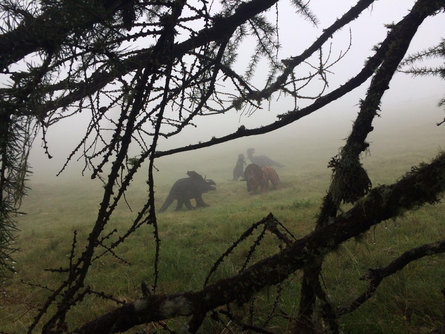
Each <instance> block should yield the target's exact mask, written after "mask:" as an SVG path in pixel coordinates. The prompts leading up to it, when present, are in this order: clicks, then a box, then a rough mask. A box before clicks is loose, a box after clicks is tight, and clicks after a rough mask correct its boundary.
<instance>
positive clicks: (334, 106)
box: [30, 0, 445, 182]
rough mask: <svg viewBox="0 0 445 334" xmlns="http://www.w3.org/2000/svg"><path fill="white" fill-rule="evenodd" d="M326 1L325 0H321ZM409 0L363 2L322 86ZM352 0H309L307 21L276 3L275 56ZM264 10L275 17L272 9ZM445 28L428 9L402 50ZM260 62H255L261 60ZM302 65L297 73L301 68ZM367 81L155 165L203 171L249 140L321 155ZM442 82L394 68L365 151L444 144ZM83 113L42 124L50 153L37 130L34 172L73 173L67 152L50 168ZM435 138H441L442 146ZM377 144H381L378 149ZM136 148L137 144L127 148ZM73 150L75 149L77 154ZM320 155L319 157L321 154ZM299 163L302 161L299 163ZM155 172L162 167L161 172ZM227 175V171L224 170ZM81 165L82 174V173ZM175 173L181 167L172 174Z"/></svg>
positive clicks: (207, 122)
mask: <svg viewBox="0 0 445 334" xmlns="http://www.w3.org/2000/svg"><path fill="white" fill-rule="evenodd" d="M326 3H329V4H328V5H327V4H326ZM413 3H414V1H403V2H401V1H399V0H389V1H378V2H376V3H375V4H374V5H373V7H372V9H371V10H367V11H366V12H365V13H364V14H363V15H362V16H361V17H360V18H359V19H358V20H357V21H355V22H354V23H353V24H352V25H351V34H352V48H351V50H350V52H349V53H348V54H347V55H346V56H345V57H344V58H343V59H342V60H341V61H340V62H339V63H338V64H336V65H335V66H334V67H332V68H331V69H330V74H329V76H328V80H329V90H328V91H327V92H329V91H330V90H333V89H335V88H336V87H338V85H340V84H342V83H344V82H345V81H347V80H348V79H349V78H351V77H352V76H353V75H355V74H356V73H357V72H358V71H359V70H360V69H361V67H362V66H363V64H364V62H365V61H366V59H367V57H369V56H370V55H371V54H372V48H373V46H375V45H376V44H377V43H378V42H380V41H382V40H383V39H384V38H385V36H386V33H387V29H386V28H385V27H384V24H390V23H393V22H397V21H398V20H399V19H400V18H402V17H403V16H404V15H405V14H406V12H407V10H408V8H410V6H412V4H413ZM353 4H355V1H336V2H326V1H321V0H318V1H315V0H313V1H311V2H310V8H311V9H312V11H313V12H314V13H315V14H316V16H317V18H318V19H319V24H318V26H317V27H314V26H313V25H312V24H311V23H310V22H308V21H307V20H304V19H303V18H301V19H300V20H296V19H295V15H294V13H293V9H292V8H291V7H289V4H288V3H287V2H286V3H282V4H280V7H279V24H280V36H279V39H280V43H281V45H282V49H281V51H280V54H279V56H278V57H279V59H284V58H286V57H289V56H295V55H298V54H299V53H300V52H302V51H303V50H305V49H306V48H307V47H308V46H309V45H310V44H311V43H312V42H313V41H314V39H315V38H316V37H317V36H319V34H320V33H321V32H322V30H323V28H325V27H327V26H329V25H330V24H331V23H332V22H333V21H334V20H335V19H336V18H338V17H340V16H341V15H342V14H343V13H344V12H345V11H346V10H348V9H349V8H350V7H351V6H352V5H353ZM268 15H272V17H274V15H275V13H274V10H273V11H270V12H269V13H268ZM443 31H445V20H443V17H441V18H440V17H439V16H437V17H433V18H429V19H427V21H426V22H425V23H424V24H423V25H422V26H421V29H420V30H419V32H418V34H417V36H416V37H415V39H414V41H413V43H412V45H411V47H410V50H409V53H412V52H415V51H419V50H421V49H424V48H427V47H430V46H432V45H435V44H437V43H438V42H439V41H440V37H441V33H443ZM349 36H350V32H349V30H348V29H343V30H342V31H340V32H339V33H337V34H335V35H334V36H333V38H332V57H336V56H337V55H338V54H339V53H340V52H342V51H345V50H346V48H347V47H348V44H349ZM252 47H253V46H249V45H248V43H247V44H246V45H243V49H244V48H245V52H244V51H243V52H242V53H241V54H240V56H239V60H238V63H237V64H236V66H235V68H238V69H241V68H243V66H244V65H245V64H246V63H247V61H248V58H247V56H246V57H244V53H245V54H246V55H247V54H249V50H250V49H252ZM260 66H261V65H260ZM304 74H305V73H302V75H304ZM264 78H265V73H264V72H262V71H259V72H258V74H257V75H256V76H255V77H254V80H255V81H254V82H255V84H256V86H257V87H258V88H261V87H263V85H264ZM368 85H369V82H368V83H365V84H364V85H362V86H361V87H359V88H358V89H356V90H354V91H353V92H351V93H349V94H348V95H346V96H345V97H343V98H342V99H340V100H338V101H335V102H333V103H331V104H330V105H328V106H326V107H324V108H322V109H320V110H318V111H316V112H315V113H313V114H311V115H309V116H307V117H305V118H303V119H301V120H300V121H298V122H295V123H294V124H291V125H289V126H286V127H284V128H282V129H279V130H277V131H275V132H273V133H269V134H265V135H262V136H256V137H249V138H242V139H238V140H235V141H233V142H231V143H225V144H220V145H217V146H215V147H212V148H206V149H202V150H200V152H188V153H187V152H186V153H181V154H178V155H176V156H174V157H165V158H161V159H159V161H158V163H157V166H158V167H159V168H160V170H161V171H162V170H164V171H166V172H168V171H169V170H170V169H169V166H171V165H172V164H174V165H175V166H176V167H177V166H181V168H183V170H184V171H186V170H189V169H197V170H198V169H199V170H202V173H204V174H205V173H211V172H212V171H206V170H205V163H204V164H201V161H205V160H206V159H221V160H222V161H223V163H222V167H221V168H223V167H224V168H228V166H231V165H233V164H234V163H235V160H236V157H237V154H238V153H245V151H246V149H247V148H249V147H255V148H256V151H257V153H258V154H268V155H270V156H271V157H273V158H275V159H277V160H283V162H284V163H286V160H292V159H290V158H289V157H290V156H295V155H301V156H304V157H305V159H306V160H307V161H310V160H311V159H319V158H320V159H321V161H325V163H327V161H328V160H329V158H330V157H331V156H332V155H333V154H336V152H337V151H338V149H339V148H340V147H341V146H342V145H343V144H344V139H345V138H346V137H347V136H348V134H349V131H350V129H351V125H352V122H353V120H354V118H355V116H356V115H357V112H358V109H359V106H358V105H359V101H360V99H362V98H364V97H365V93H366V89H367V87H368ZM317 88H318V87H317V83H315V87H314V86H311V87H308V88H307V90H306V91H305V94H306V95H311V94H316V92H317ZM444 92H445V82H444V81H443V80H440V79H438V78H431V77H428V78H422V77H416V78H412V77H411V76H409V75H407V74H403V73H398V74H396V76H395V78H394V79H393V81H392V83H391V87H390V89H389V90H388V91H387V93H385V96H384V98H383V101H382V105H381V117H380V118H379V119H377V120H376V121H375V131H374V132H373V133H372V134H371V136H370V139H369V141H370V142H371V148H370V152H371V154H377V155H378V154H379V152H380V151H382V150H383V149H385V150H386V151H385V152H390V150H389V151H388V149H391V148H393V149H394V150H397V149H399V150H400V149H406V148H407V147H410V148H412V149H413V150H414V149H417V150H420V151H421V150H429V151H437V150H439V149H443V144H442V143H445V141H444V139H445V130H444V127H445V125H443V126H442V127H437V126H435V123H437V122H439V121H441V120H442V119H443V118H444V112H443V110H441V109H440V108H438V107H437V103H438V101H439V100H440V99H441V98H443V95H444V94H443V93H444ZM308 103H311V101H305V100H301V101H299V107H304V106H305V105H307V104H308ZM291 109H293V102H292V101H291V100H290V99H289V98H286V97H284V96H281V98H280V99H277V97H275V99H274V100H272V101H271V102H270V103H264V104H263V105H262V109H259V110H256V111H255V112H254V113H252V114H249V113H247V112H246V111H244V112H243V111H233V112H231V113H229V114H227V115H224V116H212V117H206V118H204V119H202V120H199V121H197V122H196V125H197V127H190V128H187V129H185V130H184V131H183V133H181V134H180V135H179V136H177V137H175V138H171V139H169V140H168V141H166V140H161V141H160V146H159V148H160V149H167V148H174V147H179V146H183V145H184V144H194V143H198V142H200V141H205V140H208V139H210V138H211V137H213V136H215V137H219V136H223V135H227V134H229V133H231V132H233V131H235V130H236V129H237V128H238V127H239V126H241V125H243V126H246V127H247V128H253V127H257V126H261V125H266V124H269V123H271V122H273V121H275V120H276V118H277V115H279V114H282V113H285V112H287V111H289V110H291ZM87 122H88V115H86V114H83V115H76V116H75V117H74V118H72V119H68V120H63V121H61V122H60V123H59V124H56V125H55V126H53V127H52V128H50V129H49V131H48V137H47V138H48V144H49V150H50V153H51V155H52V156H53V159H51V160H49V159H48V158H47V157H46V156H45V154H44V150H43V148H42V141H41V139H40V136H39V137H38V138H36V140H35V144H34V147H33V150H32V152H31V156H30V164H31V166H32V171H33V173H34V174H33V176H32V178H33V180H38V179H45V180H48V179H51V180H53V182H60V181H63V180H66V179H72V178H77V177H80V175H81V172H80V171H81V168H82V167H83V163H82V160H81V158H80V161H76V160H74V161H73V162H72V163H71V164H70V165H69V168H68V170H67V171H65V172H64V173H63V174H62V175H61V176H58V177H57V178H56V177H55V175H56V174H57V172H58V171H59V170H60V168H61V167H62V166H63V164H64V161H65V159H66V158H67V157H68V156H69V154H70V152H71V151H72V150H73V148H74V147H76V145H77V143H78V142H79V140H80V139H81V138H82V136H83V134H84V132H85V126H86V124H87ZM441 145H442V146H441ZM382 152H383V151H382ZM134 153H135V154H137V152H136V151H135V152H134ZM77 158H79V156H76V159H77ZM323 159H324V160H323ZM299 168H304V167H303V165H301V166H299ZM160 173H161V172H160ZM229 175H230V172H229ZM88 176H89V173H88V172H87V173H86V177H85V178H86V179H88V178H89V177H88ZM178 176H180V177H182V176H183V175H178Z"/></svg>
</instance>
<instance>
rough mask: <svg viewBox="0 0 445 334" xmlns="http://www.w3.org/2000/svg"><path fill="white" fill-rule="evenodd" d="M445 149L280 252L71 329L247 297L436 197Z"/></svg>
mask: <svg viewBox="0 0 445 334" xmlns="http://www.w3.org/2000/svg"><path fill="white" fill-rule="evenodd" d="M444 178H445V153H442V154H441V155H439V156H438V157H437V158H436V159H435V160H434V161H433V162H432V163H430V164H428V165H423V166H420V167H417V168H414V169H413V171H412V172H410V173H408V174H407V175H406V176H405V177H403V178H402V179H401V180H400V181H398V182H397V183H395V184H392V185H389V186H380V187H377V188H374V189H372V190H371V191H370V192H369V194H368V195H367V196H366V197H365V198H363V199H362V200H360V201H358V202H357V203H356V204H355V205H354V206H353V207H352V208H351V209H350V210H348V211H347V212H345V213H344V214H342V215H340V216H338V217H336V218H335V220H334V221H333V223H332V224H329V225H327V226H324V227H322V228H320V229H318V230H316V231H314V232H312V233H311V234H309V235H307V236H306V237H304V238H302V239H299V240H297V241H296V242H294V243H293V244H292V246H290V247H287V248H285V249H283V250H282V251H281V252H280V253H279V254H276V255H274V256H271V257H268V258H266V259H264V260H262V261H260V262H257V263H256V264H254V265H252V266H250V267H249V268H247V269H246V270H245V271H243V272H241V273H239V274H238V275H236V276H233V277H231V278H227V279H223V280H219V281H217V282H215V283H213V284H210V285H208V286H206V287H205V288H204V289H203V290H201V291H197V292H185V293H180V294H175V295H152V296H149V297H146V298H144V299H140V300H137V301H134V302H132V303H129V304H127V305H125V306H123V307H120V308H118V309H116V310H114V311H111V312H109V313H107V314H105V315H103V316H101V317H99V318H97V319H95V320H93V321H91V322H88V323H86V324H85V325H83V326H82V327H80V328H79V329H77V330H75V331H73V332H72V333H79V334H80V333H81V334H88V333H99V332H100V333H116V332H119V331H126V330H128V329H129V328H131V327H133V326H136V325H138V324H143V323H148V322H152V321H158V320H163V319H168V318H172V317H177V316H190V315H193V314H203V313H206V312H208V311H210V310H213V309H215V308H217V307H218V306H221V305H225V304H228V303H230V302H233V301H237V302H246V301H247V300H249V298H250V297H251V296H252V295H253V294H254V293H256V292H258V291H260V290H261V289H263V288H264V287H266V286H269V285H274V284H277V283H279V282H282V281H283V280H285V279H286V278H287V277H288V276H289V275H290V274H292V273H293V272H295V271H296V270H298V269H301V268H303V266H305V265H306V264H307V262H308V261H311V259H312V258H313V257H314V256H320V255H323V254H327V253H328V252H330V251H331V250H333V249H335V248H336V247H338V245H339V244H341V243H342V242H344V241H346V240H348V239H350V238H352V237H354V236H357V235H359V234H361V233H363V232H365V231H367V230H368V229H369V228H370V227H371V226H374V225H376V224H379V223H380V222H382V221H384V220H386V219H389V218H392V217H396V216H398V215H399V214H400V213H401V212H403V211H405V210H410V209H414V208H416V207H418V206H420V205H422V204H424V203H434V202H436V201H437V200H438V196H439V195H440V194H441V193H442V192H444V191H445V182H443V180H444Z"/></svg>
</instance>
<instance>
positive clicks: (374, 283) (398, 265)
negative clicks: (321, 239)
mask: <svg viewBox="0 0 445 334" xmlns="http://www.w3.org/2000/svg"><path fill="white" fill-rule="evenodd" d="M444 252H445V240H442V241H437V242H434V243H431V244H427V245H423V246H420V247H417V248H413V249H410V250H409V251H406V252H404V253H403V254H402V255H400V256H399V257H398V258H397V259H395V260H394V261H392V262H391V263H390V264H388V265H387V266H386V267H384V268H378V269H369V272H368V274H367V275H366V276H364V277H363V278H362V279H368V280H369V286H368V288H367V289H366V291H365V292H364V293H362V294H361V295H360V296H359V297H357V298H356V299H355V300H354V301H353V302H352V303H351V304H350V305H349V306H344V307H341V308H339V309H338V311H337V317H341V316H343V315H345V314H347V313H351V312H353V311H355V310H356V309H357V308H358V307H360V306H361V305H362V304H363V303H364V302H365V301H367V300H368V299H369V298H371V297H372V296H373V295H374V292H375V291H376V290H377V288H378V286H379V285H380V283H381V282H382V280H383V279H384V278H386V277H388V276H391V275H392V274H395V273H396V272H398V271H400V270H402V269H403V268H404V267H405V266H406V265H408V264H409V263H411V262H413V261H415V260H418V259H420V258H422V257H425V256H431V255H434V254H440V253H444Z"/></svg>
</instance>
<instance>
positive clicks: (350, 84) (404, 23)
mask: <svg viewBox="0 0 445 334" xmlns="http://www.w3.org/2000/svg"><path fill="white" fill-rule="evenodd" d="M443 8H445V4H444V3H443V2H442V1H428V0H420V1H418V3H417V5H416V6H414V7H413V9H412V10H411V12H410V13H409V14H408V15H406V16H405V17H404V18H403V19H402V20H401V21H400V22H399V23H397V24H396V25H395V26H394V27H393V28H392V29H391V32H390V33H389V34H388V36H387V37H386V38H385V40H384V41H383V42H382V43H381V45H380V47H379V48H378V49H377V51H376V53H375V54H374V56H372V57H371V58H369V59H368V61H367V62H366V64H365V66H364V67H363V68H362V70H361V71H360V73H358V74H357V75H356V76H355V77H353V78H351V79H350V80H348V81H347V82H346V83H345V84H343V85H342V86H340V87H339V88H337V89H335V90H333V91H332V92H331V93H329V94H326V95H325V96H323V97H320V98H319V99H317V100H316V101H315V102H314V103H312V104H311V105H309V106H307V107H305V108H303V109H300V110H295V111H292V112H289V113H288V114H286V115H283V116H282V117H281V118H280V119H279V120H278V121H275V122H273V123H270V124H268V125H266V126H263V127H259V128H254V129H246V128H244V127H241V128H239V129H238V131H236V132H234V133H231V134H228V135H226V136H222V137H219V138H215V137H213V138H212V139H211V140H209V141H204V142H201V143H198V144H192V145H188V146H183V147H178V148H175V149H171V150H168V151H159V152H157V154H156V157H162V156H166V155H171V154H175V153H179V152H186V151H191V150H196V149H198V148H203V147H209V146H213V145H216V144H221V143H224V142H227V141H231V140H234V139H237V138H241V137H248V136H255V135H260V134H265V133H268V132H272V131H275V130H277V129H280V128H282V127H284V126H286V125H289V124H291V123H293V122H295V121H297V120H299V119H301V118H303V117H305V116H307V115H310V114H312V113H313V112H314V111H316V110H319V109H321V108H322V107H324V106H326V105H327V104H329V103H331V102H332V101H335V100H336V99H338V98H340V97H342V96H343V95H345V94H347V93H349V92H350V91H352V90H353V89H355V88H357V87H359V86H360V85H361V84H362V83H364V82H365V81H366V80H367V79H369V78H370V77H371V76H372V75H373V74H374V73H375V71H376V70H377V69H378V68H379V66H380V65H381V63H382V61H383V60H384V58H385V57H386V55H387V52H388V50H389V48H390V47H391V46H394V45H397V44H398V43H400V42H401V39H403V38H404V37H405V35H406V34H409V33H410V32H411V31H412V30H413V29H414V30H415V29H417V27H418V26H419V25H420V24H421V23H422V22H423V20H424V19H425V18H426V17H428V16H429V15H433V14H434V13H435V12H436V11H437V10H439V9H443Z"/></svg>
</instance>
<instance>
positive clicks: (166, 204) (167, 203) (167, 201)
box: [159, 193, 174, 212]
mask: <svg viewBox="0 0 445 334" xmlns="http://www.w3.org/2000/svg"><path fill="white" fill-rule="evenodd" d="M173 201H174V198H173V195H172V194H171V193H170V194H168V196H167V198H166V199H165V202H164V204H162V206H161V208H160V209H159V211H160V212H164V211H165V210H167V209H168V207H169V206H170V204H172V203H173Z"/></svg>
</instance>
